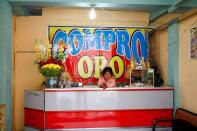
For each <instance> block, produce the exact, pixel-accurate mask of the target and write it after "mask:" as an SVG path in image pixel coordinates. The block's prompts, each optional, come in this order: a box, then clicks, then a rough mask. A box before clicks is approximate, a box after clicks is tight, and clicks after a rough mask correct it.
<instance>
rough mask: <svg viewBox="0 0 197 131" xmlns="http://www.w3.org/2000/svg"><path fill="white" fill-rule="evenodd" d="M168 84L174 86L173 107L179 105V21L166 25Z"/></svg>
mask: <svg viewBox="0 0 197 131" xmlns="http://www.w3.org/2000/svg"><path fill="white" fill-rule="evenodd" d="M168 85H169V86H172V87H174V89H175V91H174V108H175V109H176V108H178V107H179V21H178V19H175V20H173V21H171V22H170V23H169V25H168Z"/></svg>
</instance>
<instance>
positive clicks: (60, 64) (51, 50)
mask: <svg viewBox="0 0 197 131" xmlns="http://www.w3.org/2000/svg"><path fill="white" fill-rule="evenodd" d="M68 49H69V48H68V45H66V46H65V45H64V44H63V43H61V42H60V44H59V45H57V44H56V45H55V46H51V44H50V43H49V42H48V41H46V42H42V41H38V40H35V50H36V55H37V59H36V60H35V64H37V65H38V69H39V71H40V73H41V74H42V75H43V76H44V77H46V78H50V77H59V76H60V74H61V73H62V72H63V71H64V63H65V61H66V58H67V57H68V53H69V51H70V50H68Z"/></svg>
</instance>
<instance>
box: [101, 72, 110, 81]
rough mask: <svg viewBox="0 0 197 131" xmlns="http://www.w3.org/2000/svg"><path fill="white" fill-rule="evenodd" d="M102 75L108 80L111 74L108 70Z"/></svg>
mask: <svg viewBox="0 0 197 131" xmlns="http://www.w3.org/2000/svg"><path fill="white" fill-rule="evenodd" d="M103 77H104V79H105V80H109V79H110V78H111V77H112V75H111V73H110V72H105V74H104V76H103Z"/></svg>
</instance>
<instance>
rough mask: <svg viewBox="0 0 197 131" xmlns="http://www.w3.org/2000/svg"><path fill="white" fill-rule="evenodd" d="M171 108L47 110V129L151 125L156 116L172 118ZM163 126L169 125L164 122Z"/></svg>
mask: <svg viewBox="0 0 197 131" xmlns="http://www.w3.org/2000/svg"><path fill="white" fill-rule="evenodd" d="M172 112H173V110H172V109H143V110H140V109H139V110H108V111H101V110H100V111H48V112H46V128H47V129H64V128H106V127H144V126H152V122H153V121H154V120H155V119H157V118H169V119H172ZM163 126H170V123H164V124H163Z"/></svg>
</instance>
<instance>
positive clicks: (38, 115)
mask: <svg viewBox="0 0 197 131" xmlns="http://www.w3.org/2000/svg"><path fill="white" fill-rule="evenodd" d="M24 119H25V120H24V121H25V122H24V123H25V125H26V126H30V127H34V128H38V129H44V111H43V110H36V109H30V108H25V118H24Z"/></svg>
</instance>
